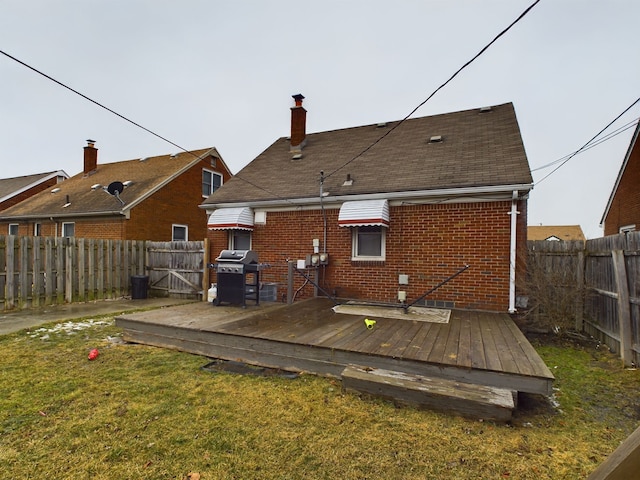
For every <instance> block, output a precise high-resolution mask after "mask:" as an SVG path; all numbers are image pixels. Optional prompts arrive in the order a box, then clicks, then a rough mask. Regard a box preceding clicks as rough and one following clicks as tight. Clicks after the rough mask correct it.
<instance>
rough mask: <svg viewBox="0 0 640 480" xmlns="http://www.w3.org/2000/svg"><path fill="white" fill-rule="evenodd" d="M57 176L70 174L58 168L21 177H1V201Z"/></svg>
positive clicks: (64, 176) (62, 176) (63, 176)
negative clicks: (53, 170)
mask: <svg viewBox="0 0 640 480" xmlns="http://www.w3.org/2000/svg"><path fill="white" fill-rule="evenodd" d="M55 177H61V178H68V177H69V175H67V174H66V173H65V172H64V171H63V170H56V171H55V172H44V173H35V174H33V175H24V176H21V177H13V178H2V179H0V202H3V201H5V200H7V199H9V198H11V197H13V196H15V195H17V194H19V193H21V192H24V191H26V190H28V189H30V188H33V187H35V186H37V185H39V184H41V183H43V182H46V181H47V180H49V179H51V178H55Z"/></svg>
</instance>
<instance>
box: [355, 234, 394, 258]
mask: <svg viewBox="0 0 640 480" xmlns="http://www.w3.org/2000/svg"><path fill="white" fill-rule="evenodd" d="M385 231H386V229H385V228H384V227H382V226H379V225H373V226H363V227H354V228H352V239H351V257H352V258H351V260H357V261H375V262H379V261H381V260H382V261H383V260H384V259H385Z"/></svg>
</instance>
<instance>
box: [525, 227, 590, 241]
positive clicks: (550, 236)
mask: <svg viewBox="0 0 640 480" xmlns="http://www.w3.org/2000/svg"><path fill="white" fill-rule="evenodd" d="M527 240H548V241H569V240H582V241H584V240H586V237H585V236H584V233H583V231H582V227H580V225H529V226H528V227H527Z"/></svg>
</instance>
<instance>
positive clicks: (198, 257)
mask: <svg viewBox="0 0 640 480" xmlns="http://www.w3.org/2000/svg"><path fill="white" fill-rule="evenodd" d="M205 253H206V242H202V241H199V242H147V271H148V272H149V288H150V290H151V291H152V292H151V294H152V295H154V296H171V297H178V298H202V296H203V293H204V290H205V286H204V285H203V282H204V279H205V275H204V273H205V268H206V264H207V263H206V260H205Z"/></svg>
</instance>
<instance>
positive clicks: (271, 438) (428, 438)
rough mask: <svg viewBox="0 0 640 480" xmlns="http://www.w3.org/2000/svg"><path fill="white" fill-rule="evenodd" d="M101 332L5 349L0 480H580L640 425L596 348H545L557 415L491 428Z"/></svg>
mask: <svg viewBox="0 0 640 480" xmlns="http://www.w3.org/2000/svg"><path fill="white" fill-rule="evenodd" d="M100 320H103V321H105V323H104V324H93V325H86V324H85V325H84V328H80V329H79V330H77V331H76V332H75V333H73V334H69V333H67V332H66V331H65V330H60V331H58V332H36V331H31V332H21V333H19V334H15V335H8V336H4V337H0V352H2V353H1V355H0V432H1V438H0V478H21V479H22V478H24V479H26V478H34V479H41V478H42V479H45V478H46V479H54V478H55V479H85V478H87V479H89V478H90V479H92V480H98V479H111V480H112V479H125V478H126V479H138V478H144V479H185V478H187V476H188V474H189V473H190V472H197V473H199V474H200V478H201V479H203V480H207V479H365V478H366V479H396V478H397V479H429V478H434V479H441V478H456V479H470V478H476V479H477V478H487V479H493V478H518V479H529V478H530V479H534V478H535V479H541V478H542V479H545V478H546V479H563V478H570V479H574V478H584V477H585V476H586V475H588V473H589V472H590V471H592V470H593V469H594V468H595V467H596V466H597V465H598V464H599V463H600V462H601V461H602V460H603V459H604V458H605V456H606V455H607V454H609V453H610V452H611V451H612V450H613V449H614V448H615V447H616V446H617V445H618V443H619V442H620V441H621V440H623V439H624V438H625V437H626V436H627V435H628V434H629V433H631V432H632V431H633V430H634V429H635V428H636V427H637V424H638V420H639V413H640V403H638V402H639V400H638V398H637V392H638V389H639V388H640V375H639V373H638V372H637V371H633V370H624V369H622V368H620V366H619V363H618V362H617V361H616V360H615V359H613V358H612V357H610V356H608V355H607V354H606V353H601V352H599V351H598V350H597V349H596V348H594V347H593V346H587V347H582V346H576V345H552V346H549V345H546V346H545V345H539V352H540V354H541V355H542V356H543V358H544V359H545V361H546V362H547V364H548V365H549V367H550V368H551V369H552V370H553V371H554V373H555V374H556V376H557V387H558V388H559V390H558V391H557V392H556V398H555V399H554V401H557V402H559V408H555V407H554V406H552V405H551V402H547V401H546V400H545V399H542V398H538V397H525V398H524V399H523V403H522V406H521V411H520V412H519V413H518V414H517V415H516V418H515V420H514V422H513V424H512V425H496V424H492V423H488V422H479V421H472V420H465V419H462V418H457V417H453V416H448V415H443V414H437V413H433V412H429V411H419V410H414V409H410V408H395V407H394V406H393V405H392V404H390V403H388V402H383V401H379V400H375V399H371V398H361V397H359V396H357V395H353V394H346V393H344V392H343V391H342V389H341V386H340V383H339V382H338V381H336V380H330V379H325V378H317V377H314V376H307V375H303V376H301V377H299V378H297V379H294V380H291V379H284V378H278V377H256V376H246V375H234V374H225V373H218V374H215V373H211V372H209V371H205V370H203V369H201V367H202V366H203V365H205V364H206V363H208V359H206V358H203V357H198V356H195V355H189V354H184V353H179V352H174V351H169V350H162V349H157V348H150V347H144V346H136V345H125V344H122V343H118V342H117V338H118V335H119V331H118V329H116V328H115V327H114V326H113V321H112V319H110V318H103V319H100ZM114 338H115V340H114ZM96 347H97V348H98V349H99V350H100V356H99V357H98V359H97V360H95V361H89V360H88V359H87V354H88V353H89V351H90V350H91V349H92V348H96ZM194 478H195V476H194Z"/></svg>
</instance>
